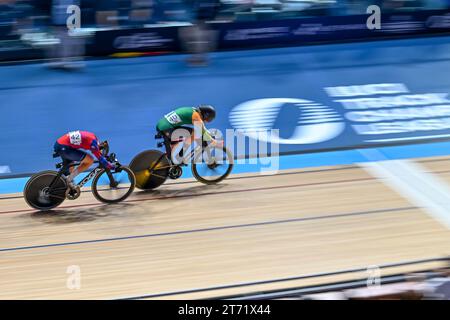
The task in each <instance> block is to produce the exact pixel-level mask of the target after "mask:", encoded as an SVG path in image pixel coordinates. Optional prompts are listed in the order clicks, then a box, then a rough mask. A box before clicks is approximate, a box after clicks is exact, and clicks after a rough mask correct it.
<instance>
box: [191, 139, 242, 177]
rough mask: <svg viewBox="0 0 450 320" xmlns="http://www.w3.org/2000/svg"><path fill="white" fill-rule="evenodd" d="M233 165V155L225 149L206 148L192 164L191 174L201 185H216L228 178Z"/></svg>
mask: <svg viewBox="0 0 450 320" xmlns="http://www.w3.org/2000/svg"><path fill="white" fill-rule="evenodd" d="M233 163H234V158H233V155H232V154H231V152H230V151H229V150H228V149H227V148H225V147H212V146H207V147H205V148H203V150H202V154H199V155H198V156H197V157H196V159H195V160H194V163H192V174H193V175H194V177H195V179H197V181H199V182H201V183H204V184H216V183H219V182H220V181H222V180H224V179H225V178H226V177H228V175H229V174H230V173H231V170H233Z"/></svg>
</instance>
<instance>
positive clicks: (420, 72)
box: [0, 37, 450, 193]
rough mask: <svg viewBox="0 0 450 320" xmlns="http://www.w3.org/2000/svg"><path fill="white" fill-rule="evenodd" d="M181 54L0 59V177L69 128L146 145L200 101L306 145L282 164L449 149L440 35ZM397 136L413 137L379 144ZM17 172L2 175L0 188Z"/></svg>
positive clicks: (116, 145)
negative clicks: (160, 127) (72, 61)
mask: <svg viewBox="0 0 450 320" xmlns="http://www.w3.org/2000/svg"><path fill="white" fill-rule="evenodd" d="M185 58H186V56H184V55H174V56H164V57H148V58H136V59H120V60H117V59H116V60H113V59H109V60H96V61H88V62H87V67H86V68H85V69H84V70H83V71H79V72H62V71H55V70H50V69H47V68H46V67H45V66H44V65H42V64H27V65H16V66H3V67H1V68H0V145H1V151H0V177H1V176H4V177H7V175H21V174H25V173H29V172H38V171H41V170H47V169H52V168H54V160H53V159H52V157H51V155H52V146H53V144H54V141H55V140H56V139H57V138H58V137H59V136H61V135H62V134H64V133H66V132H68V131H72V130H88V131H92V132H95V133H96V134H97V135H98V136H99V137H100V138H101V139H108V140H109V141H110V145H111V149H112V151H114V152H116V153H117V155H118V158H119V160H120V161H121V162H122V163H128V162H129V161H130V160H131V159H132V157H133V156H134V155H136V154H137V153H139V152H140V151H142V150H146V149H154V148H155V145H156V143H155V140H154V133H155V132H154V131H155V130H154V127H155V124H156V122H157V121H158V119H159V118H160V117H162V116H163V115H164V114H166V113H167V112H169V111H171V110H172V109H173V108H175V107H179V106H194V105H197V104H200V103H210V104H213V105H215V106H216V108H217V110H218V117H217V118H216V120H215V121H214V122H213V123H212V124H211V127H215V128H218V129H220V130H222V131H224V130H225V129H230V128H231V129H241V130H253V129H265V130H269V129H279V135H278V136H276V137H275V140H278V141H279V142H280V152H282V153H285V154H286V153H288V154H295V153H300V152H303V153H305V154H302V155H299V154H298V155H286V156H283V157H281V158H280V169H290V168H302V167H309V166H322V165H339V164H351V163H357V162H362V161H365V158H364V157H363V156H362V155H361V153H359V152H358V151H357V149H358V148H362V147H364V148H378V149H379V150H381V151H382V152H383V153H385V154H386V157H387V158H390V159H400V158H412V157H426V156H436V155H447V154H450V152H449V151H448V150H450V149H449V146H450V144H449V143H447V142H440V143H437V142H436V141H437V140H436V139H447V138H449V137H450V99H449V98H448V97H447V96H448V93H449V92H450V77H449V76H448V75H449V73H450V37H433V38H421V39H406V40H395V41H392V40H391V41H377V42H366V43H353V44H351V43H350V44H333V45H321V46H310V47H291V48H281V49H264V50H251V51H239V52H222V53H214V54H212V55H211V61H212V63H211V65H210V66H208V67H205V68H190V67H187V66H186V64H185V61H184V60H185ZM386 84H387V85H386ZM348 100H350V102H349V101H348ZM272 138H273V137H271V139H272ZM425 141H426V142H429V143H427V144H421V145H420V146H419V145H417V143H419V142H425ZM398 143H411V144H413V145H411V146H398V147H386V146H387V145H389V144H398ZM330 150H349V151H333V152H331V151H330ZM312 151H314V153H308V152H312ZM319 151H320V152H319ZM323 151H327V152H323ZM235 153H236V152H235ZM248 153H249V152H248V151H247V150H244V152H243V153H241V154H239V153H237V156H245V155H248ZM263 167H264V166H263ZM260 169H261V167H258V165H255V164H239V165H237V166H236V168H235V170H234V172H235V173H241V172H258V171H260ZM189 171H190V170H185V175H184V177H188V176H189V175H190V172H189ZM25 181H26V178H18V179H0V193H12V192H21V191H22V188H23V185H24V183H25Z"/></svg>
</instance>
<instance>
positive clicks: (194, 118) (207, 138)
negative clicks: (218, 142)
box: [192, 112, 214, 142]
mask: <svg viewBox="0 0 450 320" xmlns="http://www.w3.org/2000/svg"><path fill="white" fill-rule="evenodd" d="M192 123H193V124H194V125H196V124H197V125H200V126H201V127H202V136H203V140H205V141H207V142H209V141H212V140H214V139H213V137H212V136H211V134H210V133H209V131H208V129H206V126H205V123H204V122H203V120H202V117H201V116H200V114H199V113H198V112H194V113H193V114H192Z"/></svg>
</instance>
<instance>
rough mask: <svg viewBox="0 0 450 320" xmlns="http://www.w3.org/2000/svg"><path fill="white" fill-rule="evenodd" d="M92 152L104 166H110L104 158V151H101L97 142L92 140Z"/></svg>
mask: <svg viewBox="0 0 450 320" xmlns="http://www.w3.org/2000/svg"><path fill="white" fill-rule="evenodd" d="M90 150H91V152H92V154H93V155H94V156H95V157H96V158H97V160H98V161H99V162H100V163H101V164H102V165H104V166H106V165H107V164H108V161H107V160H106V158H105V157H104V156H103V154H102V151H101V150H100V147H99V145H98V142H97V140H92V143H91V147H90Z"/></svg>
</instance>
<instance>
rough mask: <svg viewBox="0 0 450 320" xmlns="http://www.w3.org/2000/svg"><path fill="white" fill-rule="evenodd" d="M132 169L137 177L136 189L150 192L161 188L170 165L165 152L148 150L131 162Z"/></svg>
mask: <svg viewBox="0 0 450 320" xmlns="http://www.w3.org/2000/svg"><path fill="white" fill-rule="evenodd" d="M130 169H131V170H132V171H133V173H134V175H135V176H136V188H138V189H142V190H150V189H155V188H157V187H159V186H160V185H162V184H163V183H164V182H165V181H166V179H167V176H168V175H169V169H170V163H169V159H168V158H167V156H166V154H164V153H163V152H161V151H159V150H147V151H143V152H141V153H139V154H138V155H137V156H136V157H134V159H133V160H131V163H130Z"/></svg>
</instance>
